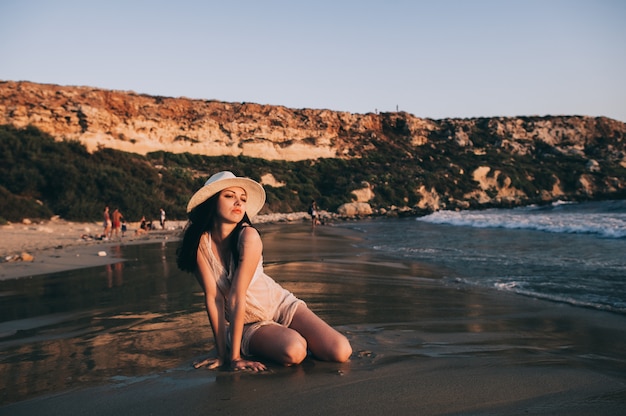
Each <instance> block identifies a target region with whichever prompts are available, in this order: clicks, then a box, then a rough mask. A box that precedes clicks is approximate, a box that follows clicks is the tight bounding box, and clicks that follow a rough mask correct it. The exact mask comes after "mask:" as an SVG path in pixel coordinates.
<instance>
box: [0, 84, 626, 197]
mask: <svg viewBox="0 0 626 416" xmlns="http://www.w3.org/2000/svg"><path fill="white" fill-rule="evenodd" d="M0 124H8V125H12V126H15V127H18V128H19V127H25V126H27V125H32V126H35V127H38V128H39V129H41V130H43V131H44V132H47V133H49V134H51V135H52V136H54V137H55V138H57V139H59V140H62V139H69V140H78V141H80V142H81V143H83V144H84V145H85V146H86V147H87V149H88V150H90V151H93V150H94V149H97V148H100V147H105V148H114V149H118V150H124V151H127V152H133V153H139V154H146V153H148V152H152V151H157V150H163V151H167V152H172V153H183V152H190V153H194V154H202V155H209V156H217V155H233V156H237V155H244V156H250V157H255V158H262V159H268V160H286V161H297V160H308V159H311V160H315V159H319V158H341V159H354V158H362V157H364V156H365V155H367V154H369V153H371V152H378V151H381V149H395V150H396V151H400V152H402V153H403V154H405V155H406V158H405V160H411V161H414V163H418V164H420V163H426V162H425V160H424V158H423V155H424V154H426V153H425V152H424V151H423V149H428V151H429V153H428V154H429V155H430V156H429V158H430V159H431V162H432V159H433V156H432V152H433V149H437V148H439V147H441V148H443V147H445V148H446V149H448V150H447V151H446V152H445V153H446V154H445V156H442V157H441V160H440V162H441V166H443V167H445V168H446V169H447V170H449V171H450V172H448V173H445V174H446V175H448V174H453V175H459V176H464V177H468V176H469V177H470V178H471V180H472V181H473V183H474V184H475V187H474V189H473V190H471V191H470V192H467V193H465V195H464V196H463V197H464V198H466V199H472V200H475V201H480V202H482V203H492V202H498V201H517V202H520V203H523V202H524V200H525V195H524V192H523V191H522V190H520V189H519V188H516V187H515V183H514V182H515V181H513V182H512V181H511V177H510V175H506V174H504V173H503V171H502V170H501V169H500V168H499V167H498V166H494V165H493V158H489V157H485V163H484V164H481V165H480V166H475V167H474V168H472V171H471V172H466V171H464V170H463V169H456V171H455V169H449V168H450V167H451V166H454V165H455V163H456V162H455V156H454V155H455V154H457V153H458V155H467V154H471V155H473V156H474V157H478V158H480V156H481V155H493V154H497V155H500V157H501V158H502V159H503V160H506V159H507V158H515V157H525V156H527V157H539V156H541V155H543V156H546V157H543V156H541V157H542V161H541V164H542V165H545V163H546V160H548V159H549V157H548V156H550V155H551V156H550V157H555V155H556V156H563V157H571V158H578V159H581V158H582V159H585V161H586V164H587V171H586V172H584V173H579V174H578V175H579V177H578V178H577V180H578V183H579V184H580V188H581V191H580V193H582V194H586V195H588V196H593V195H600V194H601V195H604V196H605V197H606V196H607V195H609V196H610V195H611V194H616V195H617V196H620V195H623V193H624V191H625V189H626V178H625V176H626V175H624V172H626V171H625V170H624V169H626V140H625V137H626V124H625V123H622V122H619V121H616V120H612V119H608V118H603V117H599V118H592V117H585V116H558V117H519V118H476V119H443V120H431V119H422V118H418V117H415V116H413V115H410V114H407V113H404V112H397V113H381V114H373V113H369V114H352V113H347V112H336V111H330V110H312V109H290V108H286V107H282V106H269V105H259V104H252V103H226V102H219V101H211V100H192V99H186V98H169V97H158V96H148V95H141V94H136V93H133V92H121V91H109V90H102V89H96V88H89V87H65V86H58V85H47V84H36V83H30V82H12V81H6V82H0ZM451 149H452V150H451ZM442 152H443V150H442ZM397 168H398V167H397ZM451 172H452V173H451ZM396 174H397V175H402V170H401V169H399V170H398V171H397V173H396ZM442 174H443V173H442ZM530 176H532V175H530ZM528 179H529V180H532V177H529V178H528ZM563 180H564V178H562V177H557V176H555V177H554V183H553V184H552V187H551V188H550V189H544V191H543V192H544V195H542V199H543V200H546V201H547V200H551V199H555V198H558V197H560V196H562V195H564V194H567V192H564V191H563V190H562V188H561V187H560V185H559V184H560V182H562V181H563ZM363 190H364V191H365V192H364V194H367V195H373V194H374V193H375V192H376V190H375V189H373V188H372V186H371V185H364V188H363ZM363 190H361V191H363ZM415 191H416V192H417V193H418V194H420V195H421V200H420V203H419V204H417V206H419V207H420V208H428V209H439V208H443V207H445V204H442V203H441V200H442V199H448V200H449V198H446V195H445V194H446V192H445V191H442V190H440V189H439V190H438V189H433V188H432V187H430V188H429V187H428V186H427V184H424V186H421V187H418V189H416V190H415ZM362 194H363V192H362ZM354 195H355V196H354V199H355V200H362V199H367V198H363V197H359V196H358V195H359V192H358V190H357V192H356V193H355V194H354ZM370 198H371V196H370ZM457 202H458V201H457ZM449 205H450V204H448V206H449ZM457 205H459V204H457ZM460 205H461V206H462V204H460Z"/></svg>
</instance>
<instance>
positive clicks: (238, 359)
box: [177, 172, 352, 371]
mask: <svg viewBox="0 0 626 416" xmlns="http://www.w3.org/2000/svg"><path fill="white" fill-rule="evenodd" d="M264 203H265V190H264V189H263V187H262V186H261V185H260V184H258V183H257V182H255V181H253V180H252V179H249V178H242V177H236V176H235V175H234V174H232V173H231V172H219V173H216V174H215V175H213V176H211V177H210V178H209V180H208V181H206V183H205V185H204V186H203V187H202V188H201V189H200V190H199V191H198V192H196V193H195V194H194V195H193V196H192V197H191V199H190V201H189V204H188V205H187V213H188V215H189V222H188V224H187V227H186V228H185V232H184V235H183V239H182V242H181V245H180V247H179V249H178V252H177V255H178V258H177V262H178V267H179V268H180V269H181V270H184V271H189V272H193V273H195V275H196V278H197V279H198V282H199V283H200V285H201V286H202V289H203V290H204V296H205V304H206V309H207V314H208V316H209V322H210V324H211V329H212V330H213V336H214V338H215V343H216V348H217V357H216V358H209V359H207V360H204V361H202V362H200V363H198V364H196V368H198V367H201V366H206V367H208V368H211V369H212V368H218V367H221V366H230V368H232V369H233V370H246V369H247V370H252V371H263V370H265V369H266V367H265V365H264V364H263V363H261V362H259V361H254V360H249V359H247V358H243V357H250V356H254V357H263V358H267V359H270V360H272V361H276V362H278V363H281V364H284V365H295V364H299V363H301V362H302V361H303V360H304V358H305V357H306V355H307V351H310V352H311V354H312V355H313V356H314V357H316V358H318V359H320V360H325V361H337V362H345V361H347V360H348V358H349V357H350V354H351V353H352V348H351V346H350V343H349V342H348V340H347V339H346V338H345V337H344V336H343V335H342V334H340V333H339V332H337V331H336V330H335V329H333V328H331V327H330V326H329V325H328V324H327V323H326V322H324V321H323V320H322V319H320V318H319V317H318V316H317V315H315V314H314V313H313V312H312V311H311V310H310V309H309V308H308V307H307V306H306V304H305V303H304V302H303V301H302V300H300V299H298V298H296V297H295V296H294V295H293V294H292V293H290V292H289V291H287V290H285V289H283V288H282V287H281V286H280V285H278V283H276V282H275V281H274V280H273V279H272V278H271V277H269V276H267V275H266V274H265V273H264V272H263V259H262V251H263V243H262V242H261V238H260V236H259V233H258V231H257V230H256V229H255V228H253V227H252V226H251V223H250V219H249V217H254V216H255V215H256V214H257V213H258V212H259V210H260V209H261V208H262V207H263V204H264Z"/></svg>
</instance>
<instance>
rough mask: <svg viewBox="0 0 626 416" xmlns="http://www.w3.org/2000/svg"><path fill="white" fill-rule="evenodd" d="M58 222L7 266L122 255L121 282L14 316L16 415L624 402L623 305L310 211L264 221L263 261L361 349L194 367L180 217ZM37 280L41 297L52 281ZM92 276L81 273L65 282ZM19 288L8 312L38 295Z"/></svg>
mask: <svg viewBox="0 0 626 416" xmlns="http://www.w3.org/2000/svg"><path fill="white" fill-rule="evenodd" d="M57 225H58V226H59V228H54V227H55V226H57ZM42 226H44V225H42ZM45 226H46V227H50V228H51V229H53V231H51V232H48V231H43V230H41V229H39V230H32V229H31V228H32V226H31V227H27V228H24V226H23V225H19V226H13V228H11V227H6V226H5V228H2V229H1V230H0V240H1V241H2V246H1V247H2V251H1V252H2V253H3V255H5V253H7V255H8V254H10V253H16V252H21V251H22V250H29V251H30V252H32V253H33V255H34V261H32V262H5V263H2V264H0V278H1V279H4V281H3V282H2V283H4V284H8V283H10V282H9V280H12V281H14V282H19V281H22V280H23V279H15V278H18V277H26V276H31V275H36V274H41V273H43V274H49V273H53V272H57V271H61V270H63V268H65V270H69V269H71V268H73V267H74V268H75V267H87V266H91V267H90V268H88V269H85V270H88V271H89V274H90V276H93V277H94V278H95V279H96V280H95V281H94V282H99V281H104V280H105V277H106V273H105V272H104V269H102V271H100V270H101V268H100V267H99V266H102V265H104V264H105V263H106V262H109V264H110V262H111V261H119V260H120V259H124V260H125V266H124V269H120V270H119V273H120V275H119V276H117V277H118V278H119V284H117V285H116V284H113V285H110V287H108V289H107V290H108V292H107V293H106V294H101V293H99V291H101V290H102V289H98V290H95V289H91V288H85V292H84V293H87V295H86V296H93V298H92V299H87V300H86V301H85V302H84V303H83V304H81V306H80V307H79V308H77V309H76V310H69V309H67V308H66V309H63V310H64V311H66V312H64V313H63V316H60V315H59V314H58V313H57V314H56V315H46V314H39V313H38V314H34V316H33V317H32V318H28V319H21V320H11V319H3V321H4V322H2V324H1V325H0V333H2V334H3V336H4V338H1V339H0V348H1V350H0V351H2V356H1V359H0V375H2V377H0V378H1V379H2V380H3V381H2V382H0V383H2V385H0V387H2V389H0V390H3V391H4V393H2V395H1V396H0V414H2V415H5V414H6V415H13V416H17V415H30V414H35V413H39V412H45V413H46V414H47V415H66V414H84V415H106V416H109V415H117V414H137V415H169V414H172V413H177V414H215V413H219V414H224V415H235V414H255V415H276V414H299V415H300V414H301V415H319V414H327V415H344V414H361V415H379V414H382V413H388V414H394V415H415V414H420V415H450V414H463V415H521V414H524V415H545V414H550V415H588V414H607V415H609V414H619V413H620V412H622V411H623V409H624V408H625V406H626V375H625V374H624V371H623V367H621V365H622V364H620V365H617V366H616V364H615V361H614V359H613V358H611V357H620V355H621V356H622V357H623V351H624V350H626V326H624V318H623V317H622V316H620V315H616V314H610V313H604V312H600V311H594V310H585V309H582V308H575V307H571V306H567V305H559V304H554V303H550V302H546V301H540V300H534V299H528V298H523V297H519V296H516V295H513V294H502V293H498V294H495V293H492V292H489V291H484V290H479V289H476V290H469V289H467V290H459V289H458V288H455V287H448V286H445V285H442V284H441V282H440V280H439V277H438V276H439V275H440V271H439V270H437V268H434V267H432V266H430V265H423V264H415V263H405V262H401V261H397V260H390V259H386V258H383V257H380V256H379V255H377V254H376V253H372V252H370V251H367V250H364V249H362V248H361V247H360V246H359V244H358V241H359V239H360V236H359V235H358V233H354V232H352V231H350V230H347V229H345V228H342V227H335V226H332V225H329V226H323V227H318V228H317V229H316V230H315V231H312V230H311V229H310V227H309V226H308V224H306V223H303V222H294V223H289V224H264V225H260V226H259V228H260V229H261V231H262V235H263V238H264V244H265V264H266V271H267V272H268V274H270V275H272V276H274V277H275V279H276V280H278V281H280V282H281V284H283V285H284V286H285V287H287V288H288V289H289V290H291V291H293V292H294V293H296V294H298V296H300V297H301V298H303V299H304V300H305V301H306V302H307V303H308V304H309V306H310V307H311V308H312V309H313V310H315V311H317V312H318V313H319V314H320V315H321V316H322V317H323V318H324V319H326V320H327V321H328V322H330V323H331V324H332V325H333V326H336V327H337V328H338V329H339V330H340V331H341V332H343V333H345V334H346V335H347V336H348V337H349V339H350V341H351V343H352V345H353V349H354V354H353V356H352V357H351V360H350V361H349V362H348V363H345V364H334V363H324V362H320V361H317V360H314V359H307V360H306V361H305V362H304V363H303V364H302V365H300V366H297V367H294V368H283V367H278V366H275V365H271V364H270V371H268V372H266V373H262V374H250V373H232V372H228V371H208V370H195V369H193V366H192V363H193V362H194V361H195V360H197V359H199V358H202V357H204V356H206V355H207V354H210V353H211V345H212V344H211V342H212V341H211V339H210V329H209V327H208V324H207V322H206V315H205V313H204V311H203V309H202V299H201V297H200V296H199V292H198V288H197V287H196V285H195V283H194V282H193V281H190V280H189V279H188V276H185V275H181V274H180V273H178V272H177V271H176V270H175V267H173V266H172V261H173V250H174V246H175V244H172V242H173V241H174V240H175V236H176V234H177V232H176V230H175V229H172V230H169V231H163V232H155V233H154V234H151V235H150V236H149V237H148V238H147V239H130V238H129V240H128V241H125V244H124V245H122V247H121V248H120V247H119V246H120V244H119V242H100V241H98V242H93V241H80V238H77V235H78V237H80V234H81V233H82V232H83V231H85V227H95V226H94V225H93V224H54V225H50V224H46V225H45ZM92 229H95V228H92ZM7 238H10V239H11V240H14V241H13V242H12V243H8V242H7V241H6V240H7ZM126 243H128V244H126ZM11 244H13V245H11ZM116 246H117V247H118V250H113V249H112V247H116ZM99 251H107V254H108V255H107V256H103V257H101V256H98V254H97V253H98V252H99ZM109 253H110V254H109ZM115 253H117V254H115ZM116 256H119V257H116ZM54 259H57V260H58V261H55V260H54ZM63 259H65V260H63ZM79 259H80V260H79ZM79 263H80V264H79ZM163 270H165V271H163ZM159 273H162V277H161V275H159ZM57 275H58V276H60V277H59V278H58V279H59V280H60V281H59V282H58V283H56V284H57V286H58V285H62V284H65V283H63V279H65V278H62V277H61V276H65V275H66V274H63V273H61V274H57ZM138 276H146V277H149V280H145V281H146V282H147V283H145V284H146V285H150V286H139V285H140V282H143V281H144V280H141V281H139V280H137V281H135V280H133V279H139V277H138ZM114 277H115V276H114ZM40 279H41V282H40V283H39V284H41V287H40V288H38V289H37V292H36V293H39V295H36V296H35V295H33V296H32V297H31V299H32V301H33V302H35V301H36V299H39V298H40V297H42V296H44V295H41V293H44V292H49V291H50V290H49V289H45V288H46V287H47V286H45V285H46V282H45V280H46V277H45V276H42V277H41V278H40ZM81 279H83V280H81ZM116 279H117V278H114V280H113V281H114V282H117V280H116ZM142 279H143V278H142ZM38 281H39V280H38ZM82 281H84V276H83V275H82V274H81V273H79V272H76V273H69V272H68V273H67V287H72V288H74V287H76V285H77V284H84V285H86V283H80V282H82ZM94 282H92V283H90V284H91V285H94V286H93V287H94V288H96V289H97V288H98V287H100V286H98V285H100V283H94ZM157 283H158V284H157ZM141 284H144V283H141ZM55 287H56V286H55ZM144 287H145V288H149V289H139V288H144ZM18 289H19V290H22V289H21V286H20V285H18V284H13V286H10V287H9V286H3V293H2V294H3V296H4V298H5V299H7V300H9V299H13V298H12V296H13V294H12V293H9V292H10V291H13V292H17V291H18ZM24 290H26V289H24ZM56 290H57V292H58V293H64V292H63V290H60V289H58V287H57V288H56ZM133 292H136V294H135V293H133ZM58 293H57V294H56V295H54V296H56V297H59V296H60V295H59V294H58ZM113 295H115V296H120V297H122V299H120V300H119V301H117V300H115V299H112V296H113ZM71 296H72V297H75V296H76V294H75V292H72V295H71ZM103 296H104V297H103ZM47 299H55V298H54V297H52V296H49V297H48V298H47ZM68 299H71V297H70V298H68ZM105 301H106V302H105ZM12 302H15V304H14V306H13V307H12V309H6V311H7V312H3V313H9V311H16V310H18V309H19V308H20V307H21V308H26V306H20V303H19V299H16V300H15V301H13V300H12ZM63 302H67V301H63ZM92 304H98V305H100V306H98V307H97V308H94V307H93V306H91V305H92ZM32 307H33V308H34V307H36V306H35V305H33V306H32ZM49 308H50V307H48V309H49ZM59 308H61V307H60V306H59ZM42 310H43V308H42ZM3 311H4V309H3ZM11 313H13V312H11ZM48 316H50V318H48ZM46 319H50V321H47V322H45V323H43V321H45V320H46ZM55 319H56V320H58V321H59V323H57V322H56V321H55ZM61 321H62V323H61ZM38 328H41V329H38ZM10 331H13V332H10ZM29 331H30V332H29ZM21 334H25V335H21ZM598 357H601V358H602V357H604V358H602V359H599V360H598V359H597V358H598Z"/></svg>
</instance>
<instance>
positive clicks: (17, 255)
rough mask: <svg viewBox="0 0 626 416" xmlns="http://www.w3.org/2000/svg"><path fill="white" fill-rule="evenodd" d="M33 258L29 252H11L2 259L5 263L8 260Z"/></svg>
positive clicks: (28, 259)
mask: <svg viewBox="0 0 626 416" xmlns="http://www.w3.org/2000/svg"><path fill="white" fill-rule="evenodd" d="M34 260H35V256H33V255H32V254H29V253H27V252H25V251H24V252H22V253H21V254H13V255H10V256H5V257H4V258H3V259H2V261H3V262H5V263H10V262H15V261H28V262H31V261H34Z"/></svg>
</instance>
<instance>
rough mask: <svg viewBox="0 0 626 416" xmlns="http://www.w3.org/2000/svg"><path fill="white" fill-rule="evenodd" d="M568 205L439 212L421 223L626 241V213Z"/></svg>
mask: <svg viewBox="0 0 626 416" xmlns="http://www.w3.org/2000/svg"><path fill="white" fill-rule="evenodd" d="M564 205H569V204H568V203H565V202H557V203H555V204H553V206H552V207H551V209H545V208H542V207H536V206H532V207H526V208H518V209H488V210H484V211H438V212H435V213H433V214H430V215H427V216H425V217H421V218H418V220H419V221H424V222H430V223H433V224H450V225H457V226H468V227H477V228H507V229H528V230H538V231H546V232H552V233H584V234H597V235H600V236H602V237H605V238H624V237H626V213H624V212H593V211H591V212H589V211H583V212H577V211H576V209H575V207H572V206H571V205H570V206H568V207H566V208H565V209H560V208H562V207H563V206H564Z"/></svg>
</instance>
